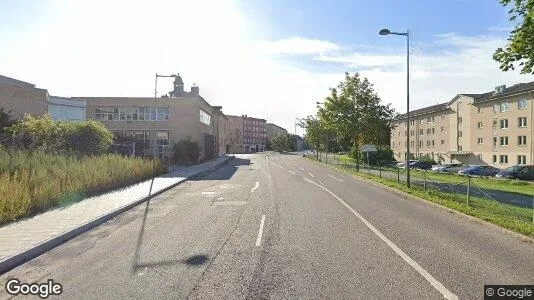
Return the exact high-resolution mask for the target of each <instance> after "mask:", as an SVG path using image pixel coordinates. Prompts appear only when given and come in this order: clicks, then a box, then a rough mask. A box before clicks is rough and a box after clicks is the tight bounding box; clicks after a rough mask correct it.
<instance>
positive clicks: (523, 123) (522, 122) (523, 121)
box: [517, 117, 527, 127]
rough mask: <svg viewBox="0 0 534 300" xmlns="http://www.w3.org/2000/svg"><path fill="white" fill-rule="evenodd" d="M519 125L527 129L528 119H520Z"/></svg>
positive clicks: (518, 120)
mask: <svg viewBox="0 0 534 300" xmlns="http://www.w3.org/2000/svg"><path fill="white" fill-rule="evenodd" d="M517 125H518V126H519V127H527V117H520V118H518V119H517Z"/></svg>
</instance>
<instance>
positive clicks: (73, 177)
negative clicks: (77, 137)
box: [0, 151, 166, 224]
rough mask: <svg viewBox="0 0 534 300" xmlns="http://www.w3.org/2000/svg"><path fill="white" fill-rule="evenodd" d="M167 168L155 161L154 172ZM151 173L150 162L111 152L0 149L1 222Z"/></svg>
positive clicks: (138, 178)
mask: <svg viewBox="0 0 534 300" xmlns="http://www.w3.org/2000/svg"><path fill="white" fill-rule="evenodd" d="M164 172H166V168H165V167H164V166H163V165H162V164H161V163H160V162H159V161H156V162H155V173H156V174H157V175H159V174H161V173H164ZM151 177H152V162H151V161H150V160H146V159H141V158H130V157H124V156H120V155H116V154H106V155H101V156H81V157H78V156H74V155H57V154H46V153H44V152H42V151H32V152H30V151H2V152H0V224H2V223H6V222H9V221H12V220H15V219H19V218H23V217H26V216H29V215H33V214H35V213H38V212H42V211H44V210H46V209H49V208H53V207H56V206H58V205H67V204H70V203H72V202H75V201H78V200H81V199H84V198H86V197H89V196H93V195H96V194H99V193H103V192H107V191H110V190H113V189H117V188H120V187H124V186H127V185H130V184H134V183H137V182H139V181H142V180H145V179H149V178H151Z"/></svg>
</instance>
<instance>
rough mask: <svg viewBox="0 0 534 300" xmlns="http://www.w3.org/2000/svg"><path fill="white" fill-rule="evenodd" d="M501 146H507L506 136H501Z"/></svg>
mask: <svg viewBox="0 0 534 300" xmlns="http://www.w3.org/2000/svg"><path fill="white" fill-rule="evenodd" d="M500 139H501V146H508V137H507V136H501V138H500Z"/></svg>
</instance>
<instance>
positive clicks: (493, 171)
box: [458, 166, 501, 176]
mask: <svg viewBox="0 0 534 300" xmlns="http://www.w3.org/2000/svg"><path fill="white" fill-rule="evenodd" d="M500 171H501V170H500V169H497V168H495V167H492V166H470V167H467V168H465V169H463V170H460V171H458V174H460V175H475V176H495V175H497V173H499V172H500Z"/></svg>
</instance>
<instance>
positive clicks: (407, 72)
mask: <svg viewBox="0 0 534 300" xmlns="http://www.w3.org/2000/svg"><path fill="white" fill-rule="evenodd" d="M378 34H380V35H389V34H393V35H402V36H405V37H406V186H407V187H408V188H409V187H410V31H409V30H406V32H392V31H390V30H389V29H387V28H384V29H382V30H380V31H379V32H378Z"/></svg>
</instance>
